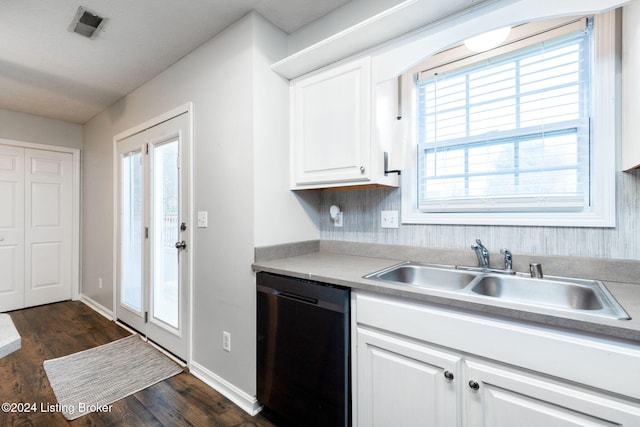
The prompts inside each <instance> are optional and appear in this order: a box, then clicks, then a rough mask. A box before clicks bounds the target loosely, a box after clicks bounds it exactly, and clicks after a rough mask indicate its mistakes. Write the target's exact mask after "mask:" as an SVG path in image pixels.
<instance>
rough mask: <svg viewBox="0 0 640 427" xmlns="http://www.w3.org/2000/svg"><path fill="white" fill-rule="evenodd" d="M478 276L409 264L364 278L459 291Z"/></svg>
mask: <svg viewBox="0 0 640 427" xmlns="http://www.w3.org/2000/svg"><path fill="white" fill-rule="evenodd" d="M476 276H477V274H474V273H471V272H467V271H459V270H454V269H451V268H449V267H442V266H437V265H430V264H420V263H415V262H408V263H404V264H399V265H394V266H392V267H389V268H386V269H384V270H380V271H376V272H375V273H371V274H368V275H366V276H364V278H365V279H372V280H380V281H383V282H393V283H396V284H402V285H408V286H418V287H427V288H437V289H444V290H457V289H463V288H465V287H466V286H467V285H468V284H469V283H471V281H472V280H473V279H475V278H476Z"/></svg>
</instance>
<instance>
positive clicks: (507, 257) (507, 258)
mask: <svg viewBox="0 0 640 427" xmlns="http://www.w3.org/2000/svg"><path fill="white" fill-rule="evenodd" d="M500 253H501V254H502V255H504V269H505V270H506V271H511V270H512V268H511V267H512V265H513V255H512V254H511V251H510V250H509V249H507V248H503V249H500Z"/></svg>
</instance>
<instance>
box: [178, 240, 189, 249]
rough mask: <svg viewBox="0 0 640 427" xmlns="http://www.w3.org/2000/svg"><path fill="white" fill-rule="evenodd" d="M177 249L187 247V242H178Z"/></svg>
mask: <svg viewBox="0 0 640 427" xmlns="http://www.w3.org/2000/svg"><path fill="white" fill-rule="evenodd" d="M176 249H187V242H185V241H184V240H183V241H182V242H176Z"/></svg>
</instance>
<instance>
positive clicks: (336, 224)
mask: <svg viewBox="0 0 640 427" xmlns="http://www.w3.org/2000/svg"><path fill="white" fill-rule="evenodd" d="M342 220H343V217H342V212H338V213H337V214H336V218H335V219H334V220H333V226H334V227H342V226H343V222H342Z"/></svg>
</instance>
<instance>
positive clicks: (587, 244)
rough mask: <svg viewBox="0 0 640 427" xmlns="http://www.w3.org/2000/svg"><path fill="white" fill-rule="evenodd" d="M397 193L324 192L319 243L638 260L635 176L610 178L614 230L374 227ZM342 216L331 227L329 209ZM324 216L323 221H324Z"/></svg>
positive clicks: (639, 182) (638, 181) (397, 203)
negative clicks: (480, 247)
mask: <svg viewBox="0 0 640 427" xmlns="http://www.w3.org/2000/svg"><path fill="white" fill-rule="evenodd" d="M401 191H402V190H401V189H400V188H393V189H389V188H373V189H362V190H342V191H324V192H322V194H321V196H320V209H321V210H320V212H321V215H320V238H321V239H322V240H342V241H349V242H363V243H384V244H394V245H407V246H423V247H435V248H454V249H463V248H466V247H468V246H470V245H471V243H473V242H474V241H475V239H476V238H480V239H482V242H483V244H484V245H485V246H487V247H488V248H489V249H490V250H491V251H497V250H499V249H500V248H509V249H510V250H511V251H512V252H514V253H528V254H545V255H565V256H580V257H597V258H613V259H632V260H640V171H632V172H618V173H617V175H616V193H617V194H616V201H617V202H616V203H617V209H616V210H617V212H616V216H617V225H616V227H615V228H582V227H520V226H517V227H516V226H477V225H468V226H465V225H418V224H400V227H399V228H398V229H385V228H381V227H380V211H382V210H397V211H400V210H401V199H400V198H401ZM331 205H338V206H339V207H340V209H341V210H342V211H343V212H344V214H343V215H344V225H343V227H342V228H338V227H334V226H333V223H332V222H331V220H330V218H329V207H330V206H331ZM325 214H326V215H325Z"/></svg>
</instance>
